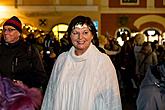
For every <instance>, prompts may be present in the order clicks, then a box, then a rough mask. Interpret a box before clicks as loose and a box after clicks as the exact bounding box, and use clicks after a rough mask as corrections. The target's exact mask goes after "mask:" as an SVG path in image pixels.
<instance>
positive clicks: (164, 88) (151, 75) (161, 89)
mask: <svg viewBox="0 0 165 110" xmlns="http://www.w3.org/2000/svg"><path fill="white" fill-rule="evenodd" d="M164 76H165V65H164V64H160V65H154V66H150V68H149V69H148V71H147V73H146V76H145V78H144V80H143V81H142V83H141V87H140V92H139V95H138V98H137V102H136V104H137V110H165V104H164V103H165V81H164V80H162V79H164V78H165V77H164Z"/></svg>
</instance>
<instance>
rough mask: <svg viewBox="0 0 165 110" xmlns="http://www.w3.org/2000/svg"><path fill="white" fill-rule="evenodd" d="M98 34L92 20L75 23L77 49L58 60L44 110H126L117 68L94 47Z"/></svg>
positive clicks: (71, 27)
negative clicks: (94, 38)
mask: <svg viewBox="0 0 165 110" xmlns="http://www.w3.org/2000/svg"><path fill="white" fill-rule="evenodd" d="M96 32H97V30H96V29H95V26H94V24H93V22H92V20H91V19H90V18H89V17H85V16H77V17H75V18H74V19H73V20H72V21H71V23H70V24H69V27H68V35H69V36H70V40H71V42H72V44H73V46H72V47H71V49H70V50H69V51H68V52H64V53H62V54H61V55H60V56H59V57H58V58H57V60H56V62H55V64H54V67H53V70H52V74H51V77H50V80H49V83H48V86H47V90H46V93H45V96H44V100H43V104H42V108H41V110H122V107H121V99H120V92H119V86H118V80H117V75H116V71H115V68H114V66H113V64H112V62H111V60H110V58H109V57H108V56H107V55H106V54H104V53H101V52H100V51H99V50H98V49H97V48H96V47H95V46H94V45H93V44H92V39H93V37H97V34H96Z"/></svg>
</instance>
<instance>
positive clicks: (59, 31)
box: [52, 24, 68, 41]
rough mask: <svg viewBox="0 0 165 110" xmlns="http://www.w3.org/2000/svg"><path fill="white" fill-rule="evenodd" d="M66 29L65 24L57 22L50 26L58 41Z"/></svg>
mask: <svg viewBox="0 0 165 110" xmlns="http://www.w3.org/2000/svg"><path fill="white" fill-rule="evenodd" d="M67 29H68V25H67V24H58V25H56V26H54V27H53V28H52V31H53V33H54V35H55V37H56V39H57V40H59V41H60V39H61V38H62V37H63V36H64V34H65V33H66V31H67Z"/></svg>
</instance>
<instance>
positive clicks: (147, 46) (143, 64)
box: [136, 42, 158, 85]
mask: <svg viewBox="0 0 165 110" xmlns="http://www.w3.org/2000/svg"><path fill="white" fill-rule="evenodd" d="M157 63H158V59H157V55H156V53H155V51H152V47H151V43H150V42H144V43H143V45H142V48H141V50H140V52H139V54H138V55H137V60H136V75H137V78H138V81H139V82H138V85H140V83H141V81H142V80H143V78H144V77H145V73H146V72H147V69H148V67H149V66H150V65H155V64H157Z"/></svg>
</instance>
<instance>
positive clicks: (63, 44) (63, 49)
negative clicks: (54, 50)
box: [60, 32, 72, 53]
mask: <svg viewBox="0 0 165 110" xmlns="http://www.w3.org/2000/svg"><path fill="white" fill-rule="evenodd" d="M60 43H61V47H60V53H63V52H66V51H68V50H69V49H70V48H71V46H72V45H71V44H70V42H69V39H68V33H67V32H66V33H65V34H64V36H63V38H61V39H60Z"/></svg>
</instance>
